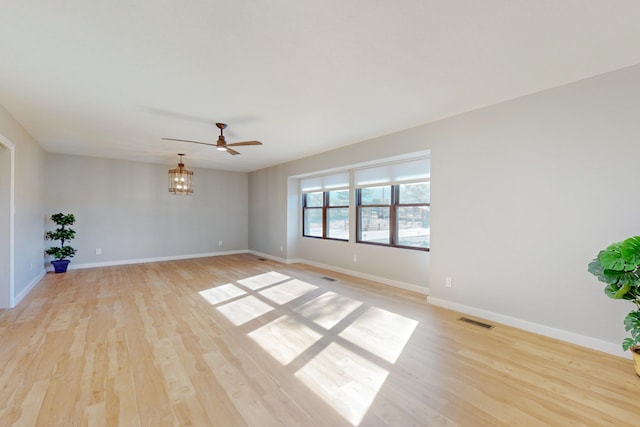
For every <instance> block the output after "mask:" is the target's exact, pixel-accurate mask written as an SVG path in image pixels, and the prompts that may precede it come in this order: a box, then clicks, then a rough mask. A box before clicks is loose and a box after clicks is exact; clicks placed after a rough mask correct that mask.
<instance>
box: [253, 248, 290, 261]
mask: <svg viewBox="0 0 640 427" xmlns="http://www.w3.org/2000/svg"><path fill="white" fill-rule="evenodd" d="M247 252H249V253H250V254H251V255H255V256H258V257H261V258H266V259H270V260H271V261H277V262H281V263H283V264H291V262H290V261H289V260H287V259H284V258H279V257H277V256H273V255H269V254H265V253H262V252H256V251H252V250H249V251H247Z"/></svg>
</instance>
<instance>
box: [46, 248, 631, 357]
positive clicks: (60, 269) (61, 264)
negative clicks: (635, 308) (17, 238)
mask: <svg viewBox="0 0 640 427" xmlns="http://www.w3.org/2000/svg"><path fill="white" fill-rule="evenodd" d="M70 262H71V261H69V260H68V259H56V260H54V261H51V265H53V269H54V270H55V271H56V273H66V272H67V266H68V265H69V263H70ZM639 356H640V355H639Z"/></svg>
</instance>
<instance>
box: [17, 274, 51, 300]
mask: <svg viewBox="0 0 640 427" xmlns="http://www.w3.org/2000/svg"><path fill="white" fill-rule="evenodd" d="M46 274H47V270H42V271H41V272H40V273H38V275H37V276H36V277H34V278H33V280H32V281H31V282H29V284H28V285H27V286H26V287H25V288H24V289H23V290H22V291H20V293H19V294H18V295H16V296H15V297H14V301H13V302H14V304H13V306H14V307H15V306H16V305H18V304H19V303H20V301H22V299H23V298H24V297H26V296H27V295H28V294H29V292H31V290H32V289H33V288H35V287H36V285H37V284H38V283H40V281H41V280H42V279H43V278H44V276H45V275H46Z"/></svg>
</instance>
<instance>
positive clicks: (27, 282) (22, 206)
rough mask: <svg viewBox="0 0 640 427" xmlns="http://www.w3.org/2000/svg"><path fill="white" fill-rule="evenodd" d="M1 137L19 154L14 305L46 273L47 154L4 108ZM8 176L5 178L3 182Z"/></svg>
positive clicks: (17, 161) (16, 197)
mask: <svg viewBox="0 0 640 427" xmlns="http://www.w3.org/2000/svg"><path fill="white" fill-rule="evenodd" d="M0 135H2V137H3V139H6V140H8V141H10V142H11V143H12V144H13V145H14V153H15V163H14V168H15V172H14V180H15V181H14V182H15V184H14V204H15V205H14V207H15V214H14V240H15V244H14V248H13V251H14V262H13V267H14V295H15V298H16V301H14V302H17V301H18V300H19V299H21V298H22V297H23V296H24V295H25V294H26V292H28V290H29V289H30V288H31V287H33V286H34V285H35V284H36V283H37V281H38V280H39V279H40V278H41V277H42V275H43V274H44V263H43V251H44V241H43V234H44V159H45V152H44V150H43V149H42V148H41V147H40V145H39V144H38V143H37V142H36V141H35V140H34V139H33V138H32V137H31V135H29V134H28V133H27V131H26V130H25V129H24V128H23V127H22V126H21V125H20V123H18V122H17V121H16V120H15V119H14V118H13V117H12V116H11V115H10V114H9V113H8V112H7V110H5V109H4V108H3V107H2V106H0ZM6 160H7V159H6V158H5V162H6ZM3 164H5V163H3ZM6 177H7V175H6V174H3V175H2V178H3V179H6ZM3 203H4V204H6V200H3V201H1V202H0V205H1V204H3Z"/></svg>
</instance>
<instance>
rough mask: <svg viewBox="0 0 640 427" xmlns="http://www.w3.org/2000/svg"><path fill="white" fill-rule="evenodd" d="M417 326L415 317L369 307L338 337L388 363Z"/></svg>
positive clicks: (398, 354) (394, 359)
mask: <svg viewBox="0 0 640 427" xmlns="http://www.w3.org/2000/svg"><path fill="white" fill-rule="evenodd" d="M416 326H418V322H417V321H416V320H413V319H409V318H408V317H404V316H401V315H399V314H395V313H391V312H390V311H386V310H382V309H381V308H376V307H372V308H370V309H368V310H367V311H365V312H364V313H363V314H362V315H361V316H360V317H358V318H357V319H356V320H355V321H354V322H353V323H352V324H351V325H349V326H348V327H347V328H346V329H345V330H344V331H342V332H341V333H340V335H339V336H340V337H341V338H344V339H346V340H348V341H351V342H352V343H354V344H356V345H358V346H360V347H362V348H364V349H365V350H367V351H369V352H371V353H373V354H375V355H376V356H378V357H380V358H382V359H384V360H386V361H387V362H391V363H395V362H396V360H398V357H399V356H400V354H401V353H402V350H403V349H404V346H405V345H406V344H407V341H409V338H411V335H412V334H413V331H414V330H415V329H416Z"/></svg>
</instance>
